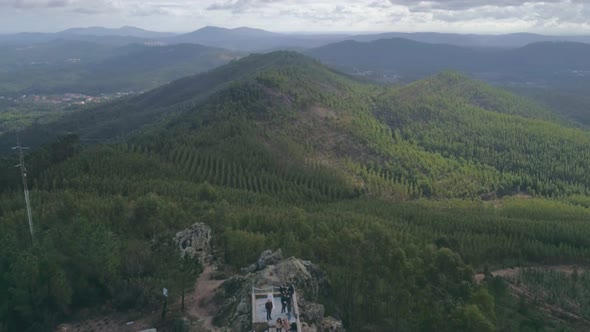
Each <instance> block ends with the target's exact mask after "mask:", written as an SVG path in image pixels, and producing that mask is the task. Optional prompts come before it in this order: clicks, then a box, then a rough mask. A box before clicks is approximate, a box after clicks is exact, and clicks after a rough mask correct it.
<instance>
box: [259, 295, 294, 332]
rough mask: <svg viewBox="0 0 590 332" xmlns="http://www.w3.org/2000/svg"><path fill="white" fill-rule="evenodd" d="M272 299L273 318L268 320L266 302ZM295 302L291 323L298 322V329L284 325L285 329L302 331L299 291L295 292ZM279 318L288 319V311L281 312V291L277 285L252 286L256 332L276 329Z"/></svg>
mask: <svg viewBox="0 0 590 332" xmlns="http://www.w3.org/2000/svg"><path fill="white" fill-rule="evenodd" d="M268 299H271V300H272V302H273V309H272V312H271V317H272V319H271V320H270V321H268V320H266V307H265V305H266V302H267V300H268ZM292 301H293V304H292V308H293V309H292V312H291V319H290V320H289V322H290V323H296V324H297V330H291V329H290V327H283V331H297V332H301V322H300V320H299V306H298V305H297V291H295V292H294V293H293V299H292ZM277 318H281V319H283V320H285V319H287V318H288V317H287V313H281V293H280V291H279V289H278V288H277V287H268V288H255V287H252V329H253V331H256V332H263V331H269V332H271V331H272V332H274V331H275V324H276V321H277Z"/></svg>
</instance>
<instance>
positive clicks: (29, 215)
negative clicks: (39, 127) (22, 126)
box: [12, 133, 35, 241]
mask: <svg viewBox="0 0 590 332" xmlns="http://www.w3.org/2000/svg"><path fill="white" fill-rule="evenodd" d="M12 149H13V150H18V159H19V162H20V164H19V165H16V166H15V167H20V174H21V177H22V178H23V191H24V192H25V204H26V205H27V218H28V220H29V229H30V231H31V240H32V241H35V235H34V234H35V232H34V229H33V216H32V213H31V199H30V198H29V186H28V185H27V168H26V167H25V157H24V153H23V150H27V149H29V148H28V147H23V146H21V145H20V139H19V136H18V133H17V134H16V146H15V147H13V148H12Z"/></svg>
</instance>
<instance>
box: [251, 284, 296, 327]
mask: <svg viewBox="0 0 590 332" xmlns="http://www.w3.org/2000/svg"><path fill="white" fill-rule="evenodd" d="M293 288H294V287H293ZM269 294H272V296H273V298H274V297H277V296H276V295H279V296H280V295H281V292H280V288H279V287H274V286H270V287H265V288H257V287H254V286H252V324H256V323H261V322H258V321H257V320H256V299H257V298H261V297H268V295H269ZM292 301H293V304H292V305H293V316H294V318H295V322H296V324H297V332H301V320H300V318H299V316H300V315H299V305H298V303H297V290H296V289H295V288H294V292H293V298H292ZM269 331H270V329H269Z"/></svg>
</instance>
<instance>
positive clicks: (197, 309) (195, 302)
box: [185, 265, 225, 332]
mask: <svg viewBox="0 0 590 332" xmlns="http://www.w3.org/2000/svg"><path fill="white" fill-rule="evenodd" d="M214 274H215V269H214V268H213V266H211V265H206V266H205V269H204V270H203V272H202V273H201V275H200V276H199V278H198V279H197V282H196V286H195V290H194V291H193V292H192V293H190V294H188V296H187V298H186V299H185V306H186V313H187V314H188V315H189V316H194V317H196V318H199V319H200V320H201V321H202V327H203V328H205V329H207V330H209V331H211V332H218V331H220V330H219V329H218V328H216V327H214V326H213V317H214V316H215V314H216V313H217V309H218V308H217V306H216V305H215V303H214V302H213V297H214V296H215V291H216V290H217V289H218V288H219V286H221V284H222V283H223V282H224V281H225V280H215V279H214V278H213V276H214Z"/></svg>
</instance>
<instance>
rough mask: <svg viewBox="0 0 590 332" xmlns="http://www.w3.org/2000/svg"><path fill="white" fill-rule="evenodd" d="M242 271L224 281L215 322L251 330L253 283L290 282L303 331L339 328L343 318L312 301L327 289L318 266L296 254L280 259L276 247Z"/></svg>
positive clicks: (237, 331)
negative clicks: (329, 313) (328, 313)
mask: <svg viewBox="0 0 590 332" xmlns="http://www.w3.org/2000/svg"><path fill="white" fill-rule="evenodd" d="M242 272H243V274H241V275H238V276H235V277H232V278H231V279H228V280H227V281H226V282H224V283H223V285H222V287H221V289H220V291H219V293H218V294H217V299H218V301H219V303H220V310H219V312H218V315H217V316H216V317H215V319H214V323H215V324H216V325H218V326H223V327H225V328H229V330H230V331H235V332H242V331H251V330H252V326H251V321H252V316H251V315H252V308H251V306H252V303H251V292H252V287H257V288H267V287H270V286H279V285H281V284H284V283H286V284H293V285H294V286H295V289H296V290H297V303H298V307H299V313H300V319H301V322H302V327H303V331H309V332H316V331H322V332H323V331H331V332H342V331H344V329H343V328H342V322H340V321H338V320H336V319H334V318H331V317H328V318H326V317H324V312H325V310H324V306H323V305H321V304H318V303H314V302H313V301H315V300H317V298H318V296H319V295H320V294H323V293H324V292H326V293H327V292H329V291H330V283H329V281H328V278H327V276H326V274H325V272H323V271H322V270H321V269H320V268H319V267H318V266H316V265H314V264H312V263H311V262H309V261H303V260H301V259H297V258H295V257H290V258H287V259H283V253H282V251H281V250H280V249H279V250H277V251H275V252H273V251H271V250H266V251H264V252H263V253H262V254H261V255H260V257H259V259H258V260H257V261H256V263H254V264H252V265H250V266H249V267H247V268H245V269H242Z"/></svg>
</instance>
